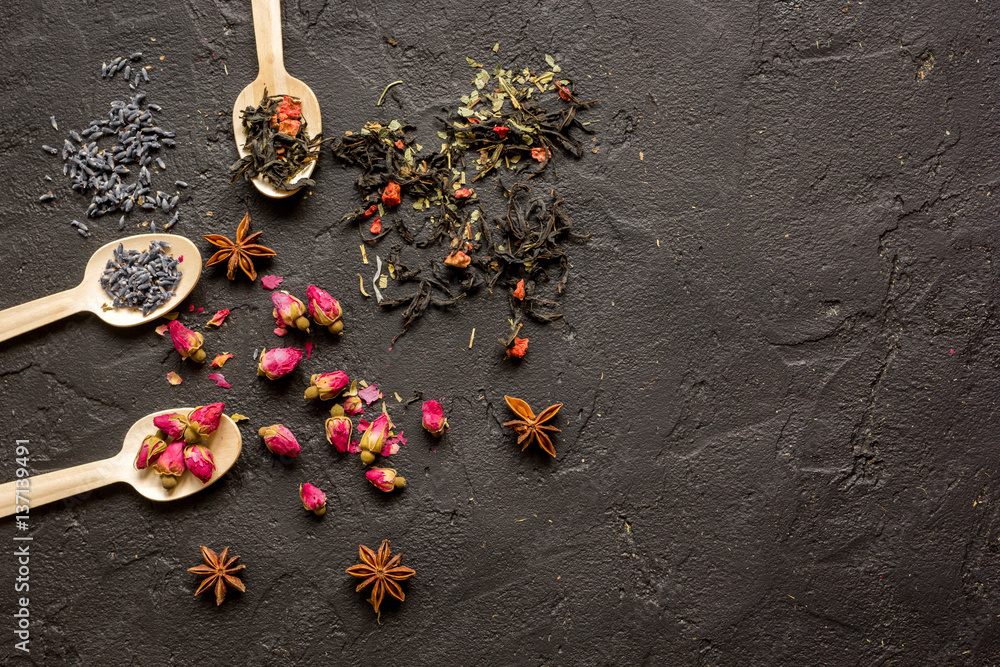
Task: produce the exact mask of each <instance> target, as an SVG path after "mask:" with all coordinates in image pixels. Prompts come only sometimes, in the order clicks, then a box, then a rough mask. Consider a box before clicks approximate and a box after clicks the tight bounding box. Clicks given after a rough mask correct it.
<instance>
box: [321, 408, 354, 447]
mask: <svg viewBox="0 0 1000 667" xmlns="http://www.w3.org/2000/svg"><path fill="white" fill-rule="evenodd" d="M353 430H354V424H353V423H352V422H351V418H350V417H347V416H346V415H344V409H343V408H342V407H340V406H339V405H335V406H333V407H332V408H331V409H330V418H329V419H327V420H326V439H327V441H328V442H329V443H330V444H331V445H333V447H334V449H336V450H337V451H338V452H340V453H341V454H346V453H347V452H349V451H350V450H351V433H352V431H353Z"/></svg>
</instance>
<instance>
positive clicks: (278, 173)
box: [229, 90, 322, 190]
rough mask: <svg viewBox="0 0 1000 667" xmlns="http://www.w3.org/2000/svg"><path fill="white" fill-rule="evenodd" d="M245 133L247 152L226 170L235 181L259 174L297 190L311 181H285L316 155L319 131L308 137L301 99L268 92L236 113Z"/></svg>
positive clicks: (276, 185)
mask: <svg viewBox="0 0 1000 667" xmlns="http://www.w3.org/2000/svg"><path fill="white" fill-rule="evenodd" d="M240 117H241V118H242V119H243V132H244V134H245V135H246V145H245V146H244V148H245V149H246V150H247V151H248V153H247V155H245V156H243V157H241V158H240V159H239V160H237V161H236V162H235V163H234V164H233V166H232V167H230V168H229V169H230V171H232V172H234V173H233V178H232V180H231V181H230V183H235V182H236V181H237V180H239V179H240V178H244V179H246V180H248V181H250V180H253V179H254V178H256V177H257V176H261V177H263V178H264V180H265V181H267V182H268V183H270V184H271V185H273V186H274V187H275V188H277V189H278V190H297V189H299V188H300V187H303V186H306V185H309V186H311V185H315V181H313V180H312V179H309V178H301V179H299V180H298V181H296V182H295V183H294V184H292V183H289V181H290V180H291V179H292V178H293V177H294V176H295V174H297V173H299V172H300V171H302V169H303V168H305V166H306V165H308V164H309V163H310V162H313V161H314V160H316V158H317V157H318V155H319V149H320V144H321V143H322V135H317V136H315V137H310V136H309V132H308V129H307V125H306V119H305V117H303V116H302V101H301V100H299V99H298V98H295V97H289V96H288V95H270V96H269V95H268V94H267V90H264V97H263V99H261V101H260V104H258V105H257V106H256V107H247V108H246V109H244V110H243V111H242V112H241V113H240Z"/></svg>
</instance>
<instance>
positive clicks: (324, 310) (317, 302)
mask: <svg viewBox="0 0 1000 667" xmlns="http://www.w3.org/2000/svg"><path fill="white" fill-rule="evenodd" d="M306 301H307V302H308V303H309V315H310V317H312V318H313V321H314V322H316V324H318V325H320V326H321V327H326V328H327V329H329V330H330V333H335V334H339V333H342V332H343V330H344V324H343V322H341V321H340V317H341V315H343V314H344V311H343V310H341V308H340V303H338V302H337V300H336V299H334V298H333V297H332V296H330V294H329V293H328V292H326V291H325V290H321V289H320V288H318V287H316V286H315V285H310V286H309V287H308V288H306Z"/></svg>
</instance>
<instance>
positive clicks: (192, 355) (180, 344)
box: [167, 320, 205, 364]
mask: <svg viewBox="0 0 1000 667" xmlns="http://www.w3.org/2000/svg"><path fill="white" fill-rule="evenodd" d="M167 328H168V330H169V331H170V340H171V341H173V343H174V349H175V350H177V353H178V354H179V355H181V358H183V359H190V360H191V361H194V362H197V363H199V364H202V363H205V350H203V349H201V346H202V345H203V344H204V342H205V339H204V337H203V336H202V335H201V334H200V333H195V332H194V331H191V330H190V329H188V328H187V327H186V326H184V325H183V324H181V323H180V322H178V321H177V320H174V321H172V322H171V323H170V324H168V325H167Z"/></svg>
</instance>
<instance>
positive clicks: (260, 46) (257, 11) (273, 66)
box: [253, 0, 288, 95]
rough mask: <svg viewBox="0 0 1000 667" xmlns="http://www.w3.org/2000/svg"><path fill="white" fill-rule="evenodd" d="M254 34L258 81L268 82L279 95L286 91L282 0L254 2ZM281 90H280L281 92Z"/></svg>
mask: <svg viewBox="0 0 1000 667" xmlns="http://www.w3.org/2000/svg"><path fill="white" fill-rule="evenodd" d="M253 32H254V36H255V37H256V39H257V67H258V74H257V80H258V81H266V82H268V83H270V84H271V85H273V86H276V89H275V90H269V91H267V92H268V93H270V94H271V95H277V94H280V93H283V92H286V91H285V87H286V82H285V79H286V77H287V76H288V73H287V72H285V56H284V52H283V50H282V46H281V0H253ZM279 89H280V90H279Z"/></svg>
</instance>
